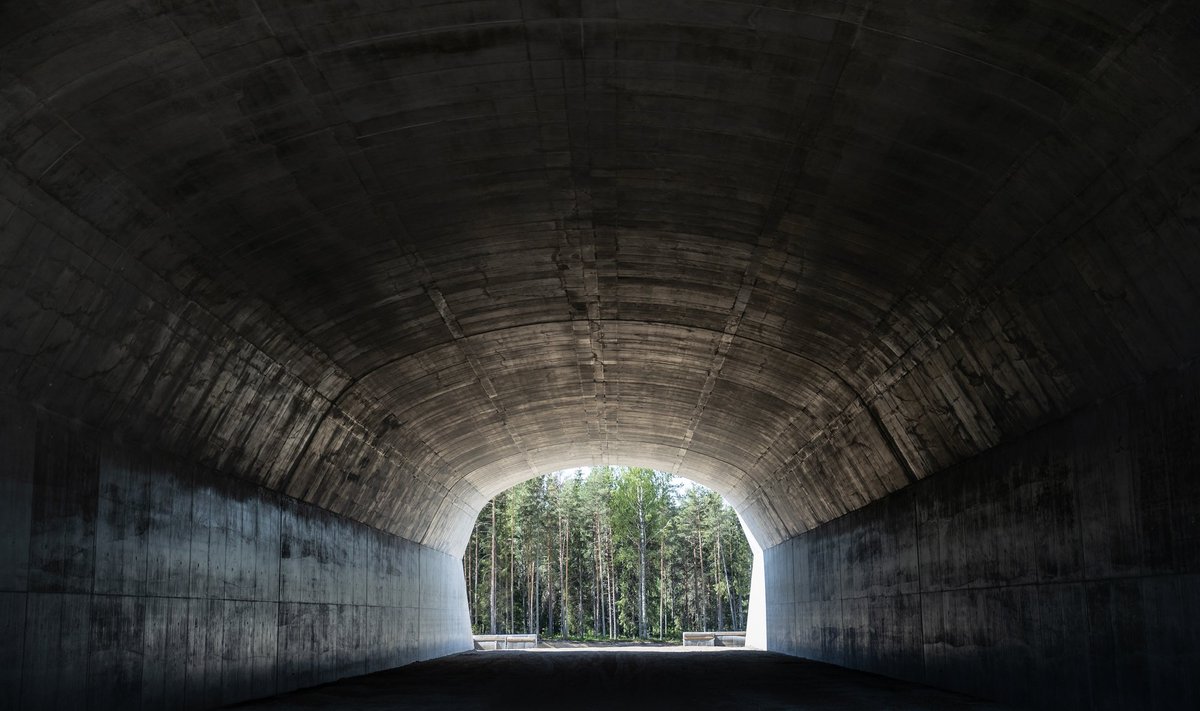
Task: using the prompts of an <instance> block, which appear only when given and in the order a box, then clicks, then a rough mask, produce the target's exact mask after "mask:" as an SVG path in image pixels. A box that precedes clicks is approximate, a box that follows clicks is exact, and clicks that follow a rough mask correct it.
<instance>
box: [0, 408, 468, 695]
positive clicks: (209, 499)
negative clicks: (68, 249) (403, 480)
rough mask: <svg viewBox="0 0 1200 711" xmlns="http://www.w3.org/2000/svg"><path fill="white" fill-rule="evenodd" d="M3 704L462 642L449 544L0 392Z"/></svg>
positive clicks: (191, 683) (273, 685) (323, 673)
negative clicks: (75, 423)
mask: <svg viewBox="0 0 1200 711" xmlns="http://www.w3.org/2000/svg"><path fill="white" fill-rule="evenodd" d="M0 532H2V536H0V708H30V709H33V708H36V709H54V708H62V709H78V708H88V709H108V708H112V709H127V708H138V707H141V708H143V709H157V708H161V709H168V708H169V709H176V708H209V707H213V706H216V705H219V704H224V703H229V702H233V701H237V700H240V699H246V698H253V697H258V696H264V695H268V694H273V693H276V692H280V691H285V690H289V689H294V688H297V687H303V686H309V685H313V684H319V683H322V682H326V681H330V680H333V679H336V678H339V677H343V676H349V675H354V674H363V673H366V672H370V671H374V670H378V669H384V668H388V667H394V666H398V665H401V664H406V663H408V662H412V661H416V660H418V659H426V658H430V657H434V656H439V655H442V654H448V653H451V652H455V651H460V650H464V649H469V648H470V642H471V639H470V630H469V626H468V623H467V618H466V607H465V599H464V595H465V590H464V588H463V585H462V574H461V568H460V567H459V563H458V561H457V560H455V559H453V558H452V557H451V556H448V555H446V554H444V553H441V552H438V551H434V550H432V549H429V548H425V547H423V546H420V545H418V544H416V543H413V542H411V541H408V540H406V539H403V538H400V537H397V536H394V535H391V534H387V533H383V532H380V531H377V530H375V529H372V528H369V527H367V526H364V525H362V524H359V523H356V522H353V521H350V520H349V519H345V518H342V517H338V516H335V515H332V514H329V513H328V512H326V511H324V510H322V509H319V508H317V507H315V506H312V505H310V504H305V503H302V502H299V501H296V500H294V499H290V498H287V497H285V496H282V495H280V494H276V493H274V492H271V491H269V490H266V489H264V488H262V487H260V486H255V485H253V484H250V483H246V482H242V481H239V480H236V479H233V478H231V477H229V476H226V475H223V474H218V473H214V472H212V471H210V470H205V469H201V468H199V467H193V466H189V465H185V464H181V463H180V462H179V461H178V460H176V459H170V458H164V457H160V456H157V455H155V454H150V453H146V452H144V451H139V450H138V449H137V448H135V447H131V446H121V445H117V444H114V443H112V442H111V441H108V440H106V439H104V438H101V437H99V436H96V435H94V434H89V433H85V432H81V431H79V430H78V429H76V428H73V427H71V426H69V425H67V424H65V423H62V422H59V421H57V420H55V419H54V418H52V417H49V416H46V415H44V414H39V413H37V412H35V411H34V410H33V409H32V408H27V407H23V406H19V405H14V404H11V403H5V404H3V405H0Z"/></svg>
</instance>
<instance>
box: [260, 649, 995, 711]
mask: <svg viewBox="0 0 1200 711" xmlns="http://www.w3.org/2000/svg"><path fill="white" fill-rule="evenodd" d="M238 708H241V709H247V710H250V709H263V711H266V710H268V709H270V710H271V711H282V710H283V709H296V710H299V709H347V710H354V711H358V710H362V711H366V710H367V709H396V708H404V709H412V710H413V711H426V710H428V711H448V710H450V709H453V710H454V711H468V710H469V711H484V710H485V709H565V708H569V709H605V710H608V709H653V710H654V711H662V710H663V709H722V710H726V711H743V710H744V709H788V711H843V710H845V711H849V710H850V709H854V710H855V711H861V710H862V709H892V710H894V711H901V710H904V711H972V710H974V711H985V710H986V711H1002V710H1003V709H1005V708H1007V707H1004V706H1001V705H999V704H995V703H987V702H983V701H979V700H977V699H972V698H970V697H966V696H961V695H959V694H955V693H951V692H947V691H943V690H939V689H933V688H930V687H927V686H921V685H919V684H913V683H908V682H903V681H897V680H895V679H887V678H884V677H881V676H876V675H874V674H864V673H862V672H856V671H851V670H849V669H842V668H839V667H835V666H832V665H829V664H822V663H820V662H813V661H808V660H802V659H796V658H795V657H788V656H785V655H782V654H776V653H770V652H762V651H750V650H720V649H691V650H687V651H684V650H682V649H681V648H675V650H673V651H663V650H662V649H661V648H658V649H635V648H630V647H617V648H610V649H590V650H587V651H578V650H565V649H562V650H560V649H540V650H516V651H499V652H467V653H465V654H456V655H454V656H452V657H446V658H444V659H437V660H434V661H432V662H424V663H421V664H413V665H411V666H407V667H405V668H403V669H395V670H391V671H385V672H380V673H378V674H371V675H368V676H361V677H357V678H353V679H345V680H342V681H340V682H337V683H335V684H330V685H328V686H324V687H321V688H317V689H306V690H304V691H300V692H295V693H291V694H283V695H281V696H278V697H276V698H272V699H264V700H261V701H254V702H250V703H247V704H244V705H240V706H238Z"/></svg>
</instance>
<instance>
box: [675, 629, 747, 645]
mask: <svg viewBox="0 0 1200 711" xmlns="http://www.w3.org/2000/svg"><path fill="white" fill-rule="evenodd" d="M683 646H685V647H745V646H746V631H745V630H741V631H717V632H684V633H683Z"/></svg>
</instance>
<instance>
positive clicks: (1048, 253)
mask: <svg viewBox="0 0 1200 711" xmlns="http://www.w3.org/2000/svg"><path fill="white" fill-rule="evenodd" d="M0 13H2V15H0V47H2V49H0V129H2V130H0V160H2V164H0V167H2V170H0V181H2V182H0V185H2V186H3V190H2V193H0V194H2V195H3V196H4V202H3V203H2V204H0V220H2V221H3V224H4V228H3V229H4V233H3V240H2V242H0V248H2V249H3V253H2V256H3V259H2V260H0V263H2V264H3V267H4V272H3V278H2V280H0V286H3V288H4V292H3V300H2V302H0V309H2V311H0V315H2V316H3V319H0V346H2V348H3V350H2V352H0V359H2V361H3V362H2V363H0V365H2V371H0V372H2V373H3V376H0V377H3V378H4V380H3V384H4V389H5V390H6V391H8V392H10V393H15V394H17V395H20V396H22V397H25V398H28V399H32V400H34V401H35V402H37V403H38V404H40V405H41V406H42V407H45V408H46V409H48V410H51V411H54V412H57V413H60V414H63V415H66V416H69V417H73V418H76V419H78V420H80V421H81V422H84V423H87V424H90V425H95V426H98V427H102V428H105V429H109V430H116V431H117V432H118V433H119V434H120V435H121V436H123V437H128V438H131V439H138V440H143V441H146V442H147V443H149V444H150V445H153V446H155V447H160V448H164V449H166V450H168V451H171V452H175V453H178V454H182V455H185V456H188V457H191V458H192V459H195V460H198V461H202V462H205V463H208V464H211V465H215V466H217V467H220V468H222V469H225V470H227V471H230V472H232V473H235V474H237V475H239V476H243V477H247V478H250V479H253V480H256V481H260V482H262V483H263V484H264V485H266V486H269V487H272V488H275V489H278V490H281V491H284V492H286V493H288V494H291V495H293V496H296V497H299V498H302V499H306V500H309V501H312V502H315V503H318V504H320V505H322V506H325V507H327V508H329V509H331V510H333V511H335V512H338V513H342V514H345V515H348V516H351V517H353V518H356V519H358V520H360V521H363V522H366V523H369V524H371V525H375V526H378V527H380V528H384V529H387V530H390V531H393V532H395V533H398V534H401V535H404V536H407V537H409V538H412V539H415V540H418V541H422V542H425V543H427V544H430V545H433V546H435V547H439V548H443V549H445V550H449V551H453V552H458V549H459V547H460V546H461V541H462V540H463V536H464V535H465V531H466V530H467V527H469V525H470V522H471V520H472V519H473V517H474V513H475V511H477V510H478V508H479V507H480V506H481V505H482V504H483V503H484V502H485V501H486V500H487V499H488V498H489V497H490V496H491V495H493V494H495V493H497V492H498V491H500V490H503V489H504V488H506V487H508V486H510V485H511V484H513V483H515V482H517V481H519V480H520V479H523V478H527V477H529V476H532V475H534V474H536V473H541V472H544V471H548V470H552V469H556V468H560V467H563V466H575V465H584V464H594V463H603V462H610V463H618V464H620V463H625V464H644V465H652V466H656V467H660V468H663V469H667V470H671V471H674V472H677V473H679V474H682V475H685V476H688V477H691V478H693V479H695V480H697V481H700V482H703V483H706V484H709V485H712V486H714V487H716V488H718V489H719V490H721V491H722V492H724V493H725V494H726V496H727V497H728V498H729V499H730V500H731V501H732V502H733V503H734V504H735V505H736V506H738V507H739V509H740V510H741V511H742V513H743V514H744V515H745V516H746V519H747V521H748V523H749V525H750V526H751V528H752V529H753V530H754V531H755V533H756V534H757V536H758V538H759V539H760V541H762V542H763V543H764V544H765V545H770V544H772V543H774V542H777V541H779V540H781V539H783V538H785V537H788V536H791V535H794V534H796V533H798V532H801V531H803V530H806V529H808V528H810V527H812V526H814V525H817V524H820V523H822V522H824V521H828V520H830V519H832V518H835V517H837V516H839V515H841V514H843V513H845V512H847V511H850V510H853V509H855V508H857V507H859V506H861V505H863V504H864V503H866V502H869V501H872V500H875V499H877V498H879V497H881V496H884V495H886V494H887V493H889V492H891V491H894V490H896V489H899V488H901V487H903V486H905V485H906V484H907V483H909V482H912V481H915V480H918V479H920V478H922V477H925V476H928V475H930V474H932V473H934V472H936V471H939V470H941V469H943V468H945V467H946V466H948V465H950V464H952V463H955V462H959V461H962V460H964V459H966V458H969V457H971V456H972V455H974V454H976V453H978V452H980V451H982V450H984V449H987V448H989V447H992V446H994V445H996V444H997V443H999V442H1001V441H1005V440H1009V439H1014V438H1017V437H1020V436H1021V435H1022V434H1023V433H1025V432H1027V431H1029V430H1030V429H1032V428H1035V427H1037V426H1038V425H1040V424H1042V423H1044V422H1046V421H1048V420H1052V419H1055V418H1057V417H1060V416H1061V415H1062V414H1064V413H1066V412H1068V411H1070V410H1071V409H1073V408H1075V407H1078V406H1079V405H1081V404H1083V403H1088V402H1091V401H1094V400H1096V399H1097V398H1102V397H1104V396H1106V395H1107V394H1110V393H1112V392H1113V391H1114V390H1117V389H1120V388H1122V387H1123V386H1125V385H1126V384H1128V383H1130V382H1132V381H1134V380H1137V379H1138V378H1142V377H1145V375H1146V374H1148V373H1152V372H1155V371H1158V370H1162V369H1167V368H1172V367H1175V366H1178V365H1179V364H1181V363H1183V362H1186V361H1188V360H1191V359H1193V358H1194V357H1195V356H1196V355H1197V352H1198V346H1200V333H1198V331H1200V329H1198V328H1197V326H1196V325H1195V324H1196V320H1195V318H1196V316H1197V315H1198V311H1200V310H1198V309H1197V304H1198V301H1197V286H1198V284H1197V282H1198V279H1200V247H1198V240H1197V234H1196V215H1197V207H1198V206H1200V202H1198V201H1197V198H1196V193H1195V184H1196V177H1197V167H1198V165H1200V161H1198V160H1197V157H1198V155H1200V148H1198V146H1197V133H1196V129H1197V126H1198V124H1200V99H1198V98H1197V94H1196V88H1197V86H1198V78H1200V52H1197V50H1196V47H1197V46H1200V45H1198V44H1197V40H1200V25H1198V23H1197V11H1196V9H1195V7H1194V6H1193V4H1192V3H1185V2H1175V3H1171V2H1136V1H1134V0H1130V1H1129V2H1124V1H1120V0H1091V1H1089V2H1083V1H1082V0H1081V1H1080V2H1064V1H1059V0H1044V1H1041V2H1037V1H1023V0H995V1H991V0H976V1H970V2H964V1H962V0H954V1H953V2H949V1H946V2H929V1H927V0H920V1H917V0H878V1H875V2H867V1H857V0H855V1H848V2H838V1H835V0H812V1H807V2H788V3H743V2H732V1H721V2H716V1H704V0H687V1H686V2H684V1H671V2H668V1H650V0H645V1H637V0H625V1H624V2H556V1H553V0H550V1H546V0H520V1H495V2H484V1H477V2H474V1H465V2H464V1H456V2H437V1H429V2H395V1H393V0H388V1H387V2H376V1H374V0H365V1H362V0H360V1H357V2H355V1H351V0H312V1H309V2H292V1H290V0H289V1H287V2H284V1H282V0H257V1H255V0H207V1H199V2H188V1H186V0H174V1H159V0H144V1H130V2H108V1H103V0H102V1H99V2H87V1H76V2H49V1H48V2H38V3H32V2H28V3H26V2H11V3H5V4H4V5H3V8H2V10H0ZM980 475H981V476H984V475H986V472H981V473H980Z"/></svg>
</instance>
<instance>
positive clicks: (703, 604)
mask: <svg viewBox="0 0 1200 711" xmlns="http://www.w3.org/2000/svg"><path fill="white" fill-rule="evenodd" d="M700 530H701V526H700V511H699V509H697V511H696V550H697V551H698V552H699V553H698V559H697V561H696V575H697V581H698V584H697V586H696V587H697V589H696V593H697V597H698V598H699V602H700V631H701V632H705V631H707V630H708V589H707V588H708V585H707V582H708V581H706V580H705V579H704V536H703V535H701V532H700Z"/></svg>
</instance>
